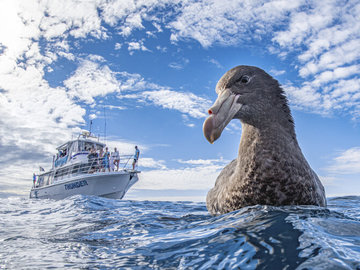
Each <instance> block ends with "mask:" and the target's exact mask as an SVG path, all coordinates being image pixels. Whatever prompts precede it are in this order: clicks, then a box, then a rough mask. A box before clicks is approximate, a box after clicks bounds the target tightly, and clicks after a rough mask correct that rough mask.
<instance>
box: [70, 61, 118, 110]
mask: <svg viewBox="0 0 360 270" xmlns="http://www.w3.org/2000/svg"><path fill="white" fill-rule="evenodd" d="M93 59H94V58H93ZM94 60H95V59H94ZM64 85H65V86H66V87H67V88H68V89H69V91H68V93H69V95H70V97H72V98H76V99H78V100H81V101H84V102H86V103H88V104H91V103H94V97H97V96H105V95H107V94H109V93H114V92H115V93H116V92H119V91H120V83H119V82H118V81H117V79H116V73H115V72H113V71H111V70H110V68H109V67H108V66H107V65H101V64H100V63H98V62H94V61H89V60H83V61H82V63H81V64H80V66H79V67H78V69H77V70H76V71H75V73H74V74H73V75H72V76H71V77H70V78H68V79H67V80H65V81H64Z"/></svg>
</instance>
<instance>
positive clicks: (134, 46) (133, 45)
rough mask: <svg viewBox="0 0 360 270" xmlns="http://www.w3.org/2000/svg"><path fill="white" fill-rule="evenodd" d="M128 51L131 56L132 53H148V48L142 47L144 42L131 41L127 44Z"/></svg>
mask: <svg viewBox="0 0 360 270" xmlns="http://www.w3.org/2000/svg"><path fill="white" fill-rule="evenodd" d="M128 51H129V52H130V55H131V54H133V53H134V52H133V51H150V50H149V49H148V48H146V47H145V45H144V40H140V41H132V42H129V43H128Z"/></svg>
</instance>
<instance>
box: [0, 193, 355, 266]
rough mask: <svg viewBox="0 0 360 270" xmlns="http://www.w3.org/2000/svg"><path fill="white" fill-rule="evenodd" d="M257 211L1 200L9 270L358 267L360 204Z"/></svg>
mask: <svg viewBox="0 0 360 270" xmlns="http://www.w3.org/2000/svg"><path fill="white" fill-rule="evenodd" d="M328 203H329V206H328V208H326V209H325V208H320V207H314V206H286V207H272V206H260V205H256V206H252V207H245V208H242V209H240V210H238V211H234V212H232V213H228V214H225V215H221V216H217V217H212V216H210V215H209V214H208V212H207V210H206V206H205V204H204V203H194V202H152V201H121V200H110V199H104V198H98V197H91V196H89V197H87V196H75V197H71V198H68V199H65V200H61V201H52V200H28V199H21V198H9V199H0V224H1V225H0V244H1V249H0V268H1V269H2V268H4V269H48V268H52V269H53V268H55V269H63V268H71V269H73V268H76V269H79V268H81V269H82V268H85V269H94V268H95V269H120V268H121V269H234V268H238V269H295V268H297V269H360V259H359V258H360V208H359V205H360V204H359V203H360V197H354V196H352V197H337V198H330V199H329V200H328Z"/></svg>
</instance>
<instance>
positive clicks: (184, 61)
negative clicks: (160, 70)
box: [169, 58, 190, 70]
mask: <svg viewBox="0 0 360 270" xmlns="http://www.w3.org/2000/svg"><path fill="white" fill-rule="evenodd" d="M189 62H190V60H189V59H186V58H182V59H180V60H179V61H177V62H171V63H170V64H169V67H171V68H173V69H177V70H181V69H184V68H185V66H186V65H187V64H189Z"/></svg>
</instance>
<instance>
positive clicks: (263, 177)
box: [203, 66, 326, 215]
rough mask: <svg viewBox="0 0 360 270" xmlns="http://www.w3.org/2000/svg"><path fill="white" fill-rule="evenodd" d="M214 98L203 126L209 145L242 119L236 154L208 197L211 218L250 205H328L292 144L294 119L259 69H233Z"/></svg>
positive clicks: (273, 84)
mask: <svg viewBox="0 0 360 270" xmlns="http://www.w3.org/2000/svg"><path fill="white" fill-rule="evenodd" d="M216 93H217V94H218V98H217V99H216V101H215V103H214V105H213V106H212V107H211V108H210V109H209V110H208V112H209V117H208V118H207V119H206V120H205V122H204V125H203V132H204V135H205V137H206V139H207V140H208V141H209V142H210V143H213V142H214V141H215V140H217V139H218V138H219V137H220V135H221V133H222V131H223V130H224V128H225V127H226V125H227V124H228V123H229V122H230V121H231V120H232V119H240V121H241V124H242V135H241V140H240V147H239V154H238V157H237V158H236V159H234V160H233V161H232V162H230V163H229V164H228V165H227V166H226V167H225V168H224V169H223V170H222V171H221V173H220V175H219V176H218V178H217V179H216V182H215V186H214V188H212V189H211V190H210V191H209V192H208V194H207V198H206V205H207V208H208V210H209V212H210V213H211V214H212V215H218V214H224V213H228V212H231V211H234V210H237V209H239V208H242V207H245V206H250V205H257V204H261V205H275V206H281V205H317V206H324V207H325V206H326V198H325V191H324V187H323V185H322V184H321V182H320V180H319V178H318V176H317V175H316V173H315V172H314V171H313V170H312V169H311V167H310V165H309V164H308V162H307V161H306V159H305V157H304V155H303V153H302V152H301V149H300V147H299V144H298V142H297V139H296V134H295V128H294V120H293V118H292V116H291V112H290V108H289V106H288V101H287V98H286V96H285V94H284V91H283V89H282V88H281V86H280V85H279V83H278V81H277V80H275V79H274V78H272V77H271V76H270V75H269V74H267V73H266V72H265V71H263V70H262V69H260V68H257V67H253V66H237V67H235V68H233V69H231V70H229V71H228V72H226V73H225V74H224V75H223V76H222V78H221V79H220V80H219V82H218V83H217V85H216Z"/></svg>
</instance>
